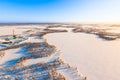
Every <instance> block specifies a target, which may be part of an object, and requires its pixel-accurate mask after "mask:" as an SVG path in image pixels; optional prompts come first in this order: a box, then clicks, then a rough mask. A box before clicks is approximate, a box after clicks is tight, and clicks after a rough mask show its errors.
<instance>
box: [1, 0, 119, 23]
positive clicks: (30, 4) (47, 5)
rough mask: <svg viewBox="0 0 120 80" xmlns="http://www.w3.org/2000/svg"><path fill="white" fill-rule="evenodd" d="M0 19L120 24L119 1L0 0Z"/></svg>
mask: <svg viewBox="0 0 120 80" xmlns="http://www.w3.org/2000/svg"><path fill="white" fill-rule="evenodd" d="M0 22H1V23H2V22H77V23H119V22H120V0H0Z"/></svg>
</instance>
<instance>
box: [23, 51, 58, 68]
mask: <svg viewBox="0 0 120 80" xmlns="http://www.w3.org/2000/svg"><path fill="white" fill-rule="evenodd" d="M58 56H59V53H57V52H56V53H54V54H53V55H51V56H49V57H42V58H36V59H29V60H26V61H25V62H24V63H23V65H24V66H29V65H33V64H37V63H47V62H50V61H52V60H55V59H56V58H58Z"/></svg>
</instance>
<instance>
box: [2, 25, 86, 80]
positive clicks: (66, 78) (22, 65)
mask: <svg viewBox="0 0 120 80" xmlns="http://www.w3.org/2000/svg"><path fill="white" fill-rule="evenodd" d="M44 26H45V25H44ZM13 30H14V34H15V35H16V38H14V37H13V36H14V34H13V32H12V31H13ZM61 32H66V30H65V29H62V30H60V29H57V30H56V29H48V28H47V26H45V27H41V25H37V26H30V25H29V26H28V25H26V26H19V25H17V26H2V27H0V80H84V79H85V76H83V75H82V73H80V72H79V71H78V70H77V69H76V68H74V67H72V66H70V65H69V63H64V61H63V60H62V58H61V56H60V55H61V54H60V53H61V52H60V51H59V50H58V49H57V48H56V47H55V46H54V45H50V44H49V43H47V42H46V41H47V40H46V39H44V38H43V36H44V35H45V34H48V33H61ZM6 38H7V40H6Z"/></svg>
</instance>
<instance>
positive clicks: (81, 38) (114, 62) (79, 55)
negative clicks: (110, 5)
mask: <svg viewBox="0 0 120 80" xmlns="http://www.w3.org/2000/svg"><path fill="white" fill-rule="evenodd" d="M83 27H84V26H83ZM92 28H93V27H92ZM104 28H105V27H104ZM108 28H109V29H110V27H107V29H108ZM113 30H114V32H116V33H118V30H119V27H118V30H117V29H116V28H114V27H113ZM113 30H112V28H111V29H110V30H109V31H108V30H107V31H106V32H112V33H114V32H113ZM115 30H116V31H115ZM119 32H120V31H119ZM45 38H46V39H47V41H48V42H49V43H50V44H54V45H55V46H56V47H57V48H58V49H59V50H61V53H62V59H63V60H64V61H65V62H67V63H69V64H70V65H72V66H74V67H78V69H79V71H81V72H82V73H83V74H84V75H86V76H87V77H88V79H89V80H120V77H119V75H120V69H119V68H120V62H119V61H120V54H119V53H120V40H119V39H118V40H113V41H107V40H103V39H101V38H98V36H96V35H93V34H86V33H73V32H69V33H54V34H47V35H46V36H45Z"/></svg>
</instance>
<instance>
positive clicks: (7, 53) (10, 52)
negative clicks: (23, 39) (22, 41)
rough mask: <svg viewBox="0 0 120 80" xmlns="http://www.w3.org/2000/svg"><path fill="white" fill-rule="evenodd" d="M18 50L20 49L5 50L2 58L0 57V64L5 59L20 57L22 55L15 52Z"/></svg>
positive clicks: (5, 60) (4, 61)
mask: <svg viewBox="0 0 120 80" xmlns="http://www.w3.org/2000/svg"><path fill="white" fill-rule="evenodd" d="M19 50H20V48H17V49H10V50H7V51H5V55H4V56H3V57H2V58H0V65H3V64H5V63H6V62H7V61H10V60H13V59H17V58H20V57H21V56H22V55H21V54H16V53H17V51H19Z"/></svg>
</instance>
